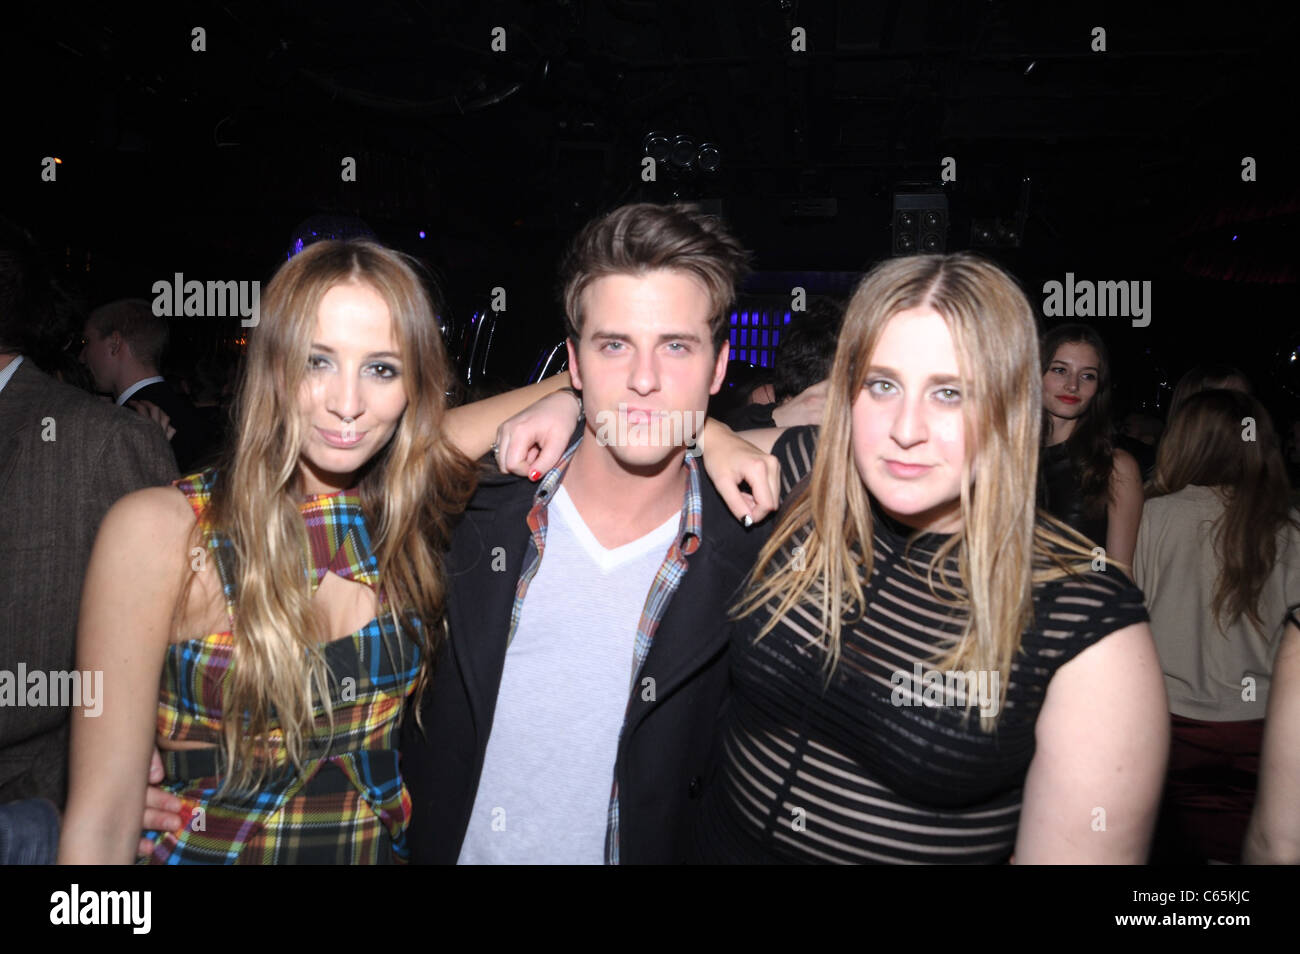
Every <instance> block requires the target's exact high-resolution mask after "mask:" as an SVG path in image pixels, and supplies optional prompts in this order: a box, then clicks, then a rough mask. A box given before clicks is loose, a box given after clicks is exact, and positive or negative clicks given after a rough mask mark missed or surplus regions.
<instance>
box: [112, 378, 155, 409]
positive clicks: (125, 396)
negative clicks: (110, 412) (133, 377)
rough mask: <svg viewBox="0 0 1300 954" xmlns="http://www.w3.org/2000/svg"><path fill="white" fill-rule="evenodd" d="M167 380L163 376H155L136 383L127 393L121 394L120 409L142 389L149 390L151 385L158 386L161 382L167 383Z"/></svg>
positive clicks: (119, 397) (119, 398)
mask: <svg viewBox="0 0 1300 954" xmlns="http://www.w3.org/2000/svg"><path fill="white" fill-rule="evenodd" d="M165 380H167V379H166V378H164V377H162V376H161V375H154V376H153V377H152V378H143V379H141V380H139V381H137V382H135V384H133V385H131V386H130V387H129V388H127V389H126V390H125V391H123V392H122V393H121V394H119V395H118V396H117V404H118V406H119V407H120V406H121V405H123V404H125V403H126V402H127V401H129V400H131V395H132V394H134V393H135V392H136V391H139V390H140V389H141V388H147V387H148V386H149V385H151V384H157V383H158V382H159V381H165Z"/></svg>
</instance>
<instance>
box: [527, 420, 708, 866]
mask: <svg viewBox="0 0 1300 954" xmlns="http://www.w3.org/2000/svg"><path fill="white" fill-rule="evenodd" d="M581 443H582V437H581V436H580V437H579V438H578V439H577V440H576V441H574V442H573V444H572V446H570V447H569V449H568V450H567V451H565V452H564V456H563V457H561V458H560V462H559V463H558V464H556V465H555V467H554V469H552V470H551V471H550V472H548V473H547V475H546V476H545V477H543V478H542V481H541V483H540V484H539V485H538V488H537V493H536V494H535V495H534V497H533V507H532V509H531V510H530V511H529V512H528V529H529V530H530V531H531V532H532V541H533V548H534V554H533V558H532V560H531V561H530V562H529V563H528V565H527V566H526V567H525V568H524V572H523V573H522V574H520V577H519V584H518V586H516V587H515V603H514V607H513V609H512V610H511V613H510V633H509V635H508V636H507V637H506V645H507V646H508V645H509V644H510V642H511V641H513V640H514V638H515V630H516V629H517V627H518V626H519V617H520V614H521V613H522V612H523V608H524V597H525V596H526V595H527V594H528V584H529V583H531V582H532V580H533V577H534V576H536V575H537V570H538V568H539V567H540V566H541V565H542V554H543V553H544V552H545V550H546V526H547V517H546V508H547V506H548V505H549V504H550V502H551V498H552V497H553V496H554V495H555V491H556V488H558V487H559V486H560V484H561V483H562V482H563V481H564V475H565V473H566V472H567V471H568V469H569V462H570V460H572V459H573V455H574V452H575V451H577V449H578V445H580V444H581ZM682 466H683V467H685V468H686V499H685V501H684V506H683V508H682V519H681V523H680V524H679V525H678V529H677V536H676V537H674V538H673V543H672V546H670V547H669V548H668V553H667V555H666V556H665V557H664V562H663V563H662V564H661V565H660V566H659V570H658V572H656V573H655V577H654V582H653V583H651V585H650V592H649V594H648V595H647V596H646V601H645V606H644V608H643V609H642V610H641V619H640V621H639V622H638V624H637V629H636V640H635V642H634V643H633V648H632V667H631V671H632V678H631V681H630V682H629V684H628V709H630V708H631V705H632V693H633V691H634V690H635V688H636V682H637V679H638V678H639V677H640V675H641V667H642V666H643V665H644V664H645V660H646V657H647V656H648V655H650V647H651V646H652V645H653V644H654V635H655V630H656V629H658V628H659V621H660V620H661V619H662V618H663V615H664V611H665V610H666V609H667V608H668V603H669V601H670V600H671V599H672V597H673V593H675V592H676V591H677V587H678V585H679V584H680V583H681V581H682V577H683V576H685V575H686V569H687V563H686V557H688V556H690V555H691V554H692V553H694V552H695V551H696V549H698V548H699V545H700V534H701V526H702V520H701V515H702V512H703V500H702V498H701V496H700V468H699V464H698V463H697V462H696V460H695V457H694V456H693V455H692V454H687V455H686V457H685V460H684V462H683V464H682ZM624 719H625V720H626V711H625V712H624ZM624 724H625V725H626V722H625V723H624ZM620 744H621V743H620ZM612 770H613V767H612V766H611V772H612ZM618 823H619V812H618V777H617V776H615V777H614V780H613V785H612V788H611V790H610V795H609V815H608V819H607V822H606V826H605V862H606V863H607V864H611V865H616V864H618Z"/></svg>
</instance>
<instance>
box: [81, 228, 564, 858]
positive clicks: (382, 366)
mask: <svg viewBox="0 0 1300 954" xmlns="http://www.w3.org/2000/svg"><path fill="white" fill-rule="evenodd" d="M450 383H451V368H450V364H449V362H448V359H447V356H446V354H445V352H444V350H443V346H442V341H441V337H440V334H439V331H438V326H437V322H436V321H435V319H434V315H433V308H432V304H431V302H430V299H429V296H428V294H427V293H426V291H425V289H424V286H423V284H422V283H421V281H420V278H419V277H418V275H417V274H416V272H415V270H414V269H413V268H412V266H411V264H410V263H409V261H408V260H407V259H406V258H405V257H404V256H402V255H400V254H399V253H396V252H393V251H391V250H388V249H385V248H382V247H380V246H378V245H375V244H373V243H368V242H320V243H317V244H315V245H312V246H310V247H308V248H307V249H306V250H304V251H303V252H301V253H300V254H299V255H297V256H296V257H294V258H293V259H291V260H290V261H288V262H287V263H286V264H285V265H283V266H282V267H281V269H280V270H279V272H278V273H277V274H276V276H275V278H274V279H273V280H272V281H271V282H270V284H269V285H268V286H267V289H266V292H265V294H264V296H263V298H262V310H261V314H260V321H259V324H258V326H257V327H256V328H255V329H254V330H253V332H252V334H251V339H250V343H249V350H248V354H247V360H246V363H245V368H244V371H243V375H242V378H241V382H240V389H239V394H238V397H237V400H236V408H235V425H236V426H235V437H234V439H233V441H232V443H231V446H230V449H229V451H228V453H227V455H226V457H225V459H224V460H223V462H222V463H221V464H220V465H219V466H218V467H217V468H216V469H213V470H208V471H205V472H202V473H199V474H194V475H190V476H188V477H185V478H183V479H181V480H180V481H178V482H177V483H176V484H175V485H174V486H171V487H156V488H150V489H147V490H142V491H139V492H137V493H133V494H130V495H128V496H127V497H125V498H123V499H122V500H121V501H119V502H118V503H117V504H116V505H115V506H114V507H113V508H112V509H111V510H110V511H109V513H108V514H107V516H106V517H105V519H104V522H103V524H102V525H101V527H100V529H99V534H98V537H97V539H96V543H95V548H94V551H93V553H92V556H91V560H90V564H89V567H88V570H87V575H86V583H85V588H84V590H83V596H82V607H81V617H80V625H79V630H78V661H77V666H78V668H80V669H83V670H92V671H102V672H103V703H102V711H100V712H99V713H98V714H95V713H94V712H92V711H91V710H89V709H80V708H78V709H76V711H74V714H73V719H72V738H71V753H70V757H71V761H70V789H69V797H68V807H67V813H66V816H65V818H64V825H63V830H62V838H61V845H60V849H59V860H60V861H61V862H70V863H127V862H130V861H131V860H132V858H133V857H134V856H135V854H136V852H137V847H138V843H139V841H140V830H139V828H138V823H137V819H139V817H140V807H141V805H142V804H144V794H145V786H146V784H147V779H148V775H149V768H150V758H151V751H152V750H153V749H154V747H155V746H157V748H158V749H159V750H160V751H161V754H162V761H163V765H164V767H165V776H166V777H165V778H164V779H163V786H164V788H165V789H166V790H167V791H169V792H171V793H172V794H173V795H175V796H177V797H178V798H179V799H180V802H181V805H182V806H183V816H184V818H185V824H183V825H182V826H181V828H180V830H178V831H174V832H166V833H158V832H153V833H147V834H146V843H145V844H144V846H143V847H145V848H147V849H148V858H147V860H148V861H151V862H154V863H160V864H180V863H302V862H325V863H331V862H337V863H381V862H393V861H397V862H400V861H403V860H404V858H405V854H406V851H405V843H404V833H405V829H406V825H407V821H408V819H409V815H410V800H409V798H408V796H407V794H406V791H405V789H404V787H403V785H402V779H401V774H400V771H399V768H398V761H397V750H396V738H397V727H398V722H399V719H400V717H401V713H402V710H403V706H404V703H405V701H406V698H407V697H408V696H409V695H411V694H412V693H413V692H416V691H418V687H419V686H420V685H422V683H423V681H424V679H425V678H426V675H427V673H426V670H427V666H428V663H429V660H431V659H432V658H433V649H434V645H435V640H436V638H437V637H438V636H439V635H440V634H441V631H442V626H441V622H440V621H441V614H442V608H443V601H444V584H443V580H442V572H441V571H442V564H441V556H440V554H441V551H442V549H443V547H444V546H445V543H446V539H447V535H448V532H449V524H450V521H451V520H452V519H453V516H454V515H455V514H456V513H457V512H458V511H459V510H460V509H461V508H462V507H463V505H464V503H465V501H466V499H467V498H468V496H469V494H470V493H471V492H472V490H473V487H474V467H473V464H472V462H471V459H472V458H476V457H479V456H482V455H484V454H486V453H487V451H488V449H489V445H491V443H492V439H493V435H494V434H495V432H496V428H497V425H498V424H499V423H500V422H502V421H504V420H505V419H506V418H507V417H509V416H510V415H512V414H515V413H517V412H519V411H521V410H522V409H524V408H525V407H527V406H529V405H530V404H531V403H532V402H533V401H535V400H537V399H538V398H540V397H542V396H544V395H545V394H547V393H549V392H551V391H554V390H556V389H557V388H559V387H561V386H562V385H563V384H567V380H564V381H557V380H555V379H551V380H550V381H546V382H542V383H540V384H537V385H532V386H531V387H528V388H523V389H520V390H518V391H514V392H510V393H509V394H506V395H502V396H499V397H496V398H492V399H489V400H487V401H481V402H478V403H476V404H474V405H469V406H466V407H463V408H458V409H456V410H455V411H448V410H447V409H446V408H445V398H444V395H445V393H446V392H447V390H448V387H449V385H450ZM564 400H567V398H565V399H564ZM160 686H161V692H160V689H159V687H160Z"/></svg>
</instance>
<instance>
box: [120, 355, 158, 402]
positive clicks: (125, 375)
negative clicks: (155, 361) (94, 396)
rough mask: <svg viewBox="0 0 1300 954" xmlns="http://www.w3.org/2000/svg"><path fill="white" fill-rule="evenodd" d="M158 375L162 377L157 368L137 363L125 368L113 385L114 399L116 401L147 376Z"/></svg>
mask: <svg viewBox="0 0 1300 954" xmlns="http://www.w3.org/2000/svg"><path fill="white" fill-rule="evenodd" d="M158 377H162V375H160V374H159V373H158V369H157V368H146V367H142V366H140V365H138V364H137V365H132V366H131V367H130V368H129V369H123V372H122V375H121V377H119V378H118V379H117V383H116V384H115V385H114V386H113V400H114V401H116V400H117V399H118V398H120V397H121V396H122V395H123V394H125V393H126V392H127V391H128V390H129V389H130V388H131V386H132V385H135V384H139V383H140V382H141V381H144V380H145V379H146V378H158Z"/></svg>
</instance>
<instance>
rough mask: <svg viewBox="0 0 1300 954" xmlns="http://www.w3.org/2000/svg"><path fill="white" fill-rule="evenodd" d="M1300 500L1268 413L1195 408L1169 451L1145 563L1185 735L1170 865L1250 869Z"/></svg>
mask: <svg viewBox="0 0 1300 954" xmlns="http://www.w3.org/2000/svg"><path fill="white" fill-rule="evenodd" d="M1289 489H1290V488H1289V485H1288V483H1287V479H1286V468H1285V466H1284V464H1283V462H1282V455H1281V452H1280V450H1279V448H1278V444H1277V437H1276V434H1275V433H1274V431H1273V425H1272V422H1271V421H1270V419H1269V416H1268V412H1267V411H1266V410H1265V409H1264V407H1263V406H1262V405H1261V404H1260V403H1259V402H1258V401H1256V400H1255V399H1254V398H1252V397H1250V395H1248V394H1245V393H1244V392H1241V391H1229V390H1209V391H1201V392H1199V393H1194V394H1192V395H1191V396H1189V397H1187V398H1186V400H1185V401H1184V402H1183V403H1182V405H1181V407H1180V408H1179V410H1178V412H1177V413H1176V414H1175V415H1174V417H1173V420H1172V421H1170V424H1169V430H1168V432H1167V433H1166V435H1165V439H1164V441H1162V442H1161V444H1160V451H1159V456H1158V457H1157V459H1156V472H1155V477H1154V478H1153V480H1152V484H1151V491H1150V499H1148V501H1147V504H1146V509H1145V510H1144V512H1143V516H1142V528H1141V531H1140V533H1139V535H1138V546H1137V555H1136V557H1135V559H1134V563H1133V571H1134V574H1135V578H1136V580H1137V583H1138V585H1139V586H1140V587H1141V588H1142V590H1143V591H1144V592H1145V593H1146V598H1147V607H1148V610H1149V611H1150V613H1151V629H1152V632H1153V633H1154V634H1155V640H1156V648H1157V650H1158V652H1159V654H1160V663H1161V666H1162V668H1163V669H1164V673H1165V689H1166V691H1167V692H1168V694H1169V706H1170V711H1171V713H1172V723H1173V727H1172V730H1173V745H1172V749H1171V752H1170V760H1169V779H1168V784H1167V786H1166V791H1165V799H1164V805H1163V815H1162V819H1161V826H1160V829H1159V834H1158V835H1157V841H1156V849H1157V850H1156V852H1155V860H1157V861H1162V860H1165V861H1194V860H1200V861H1205V860H1213V861H1222V862H1229V863H1233V864H1235V863H1236V862H1237V861H1238V860H1240V856H1241V847H1242V839H1243V837H1244V835H1245V831H1246V824H1247V821H1248V819H1249V818H1250V812H1251V806H1252V804H1253V802H1254V797H1255V786H1256V774H1257V772H1258V767H1259V754H1260V739H1261V735H1262V733H1263V730H1264V714H1265V710H1266V707H1267V706H1268V700H1269V693H1270V682H1271V675H1272V670H1273V660H1274V656H1275V654H1276V653H1277V650H1278V645H1279V642H1280V639H1281V636H1282V631H1283V628H1284V625H1285V622H1286V617H1287V611H1288V607H1291V606H1294V605H1295V604H1297V603H1300V514H1297V513H1296V512H1295V511H1294V510H1291V508H1290V504H1289V500H1288V493H1289ZM1292 807H1293V808H1294V806H1292Z"/></svg>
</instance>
